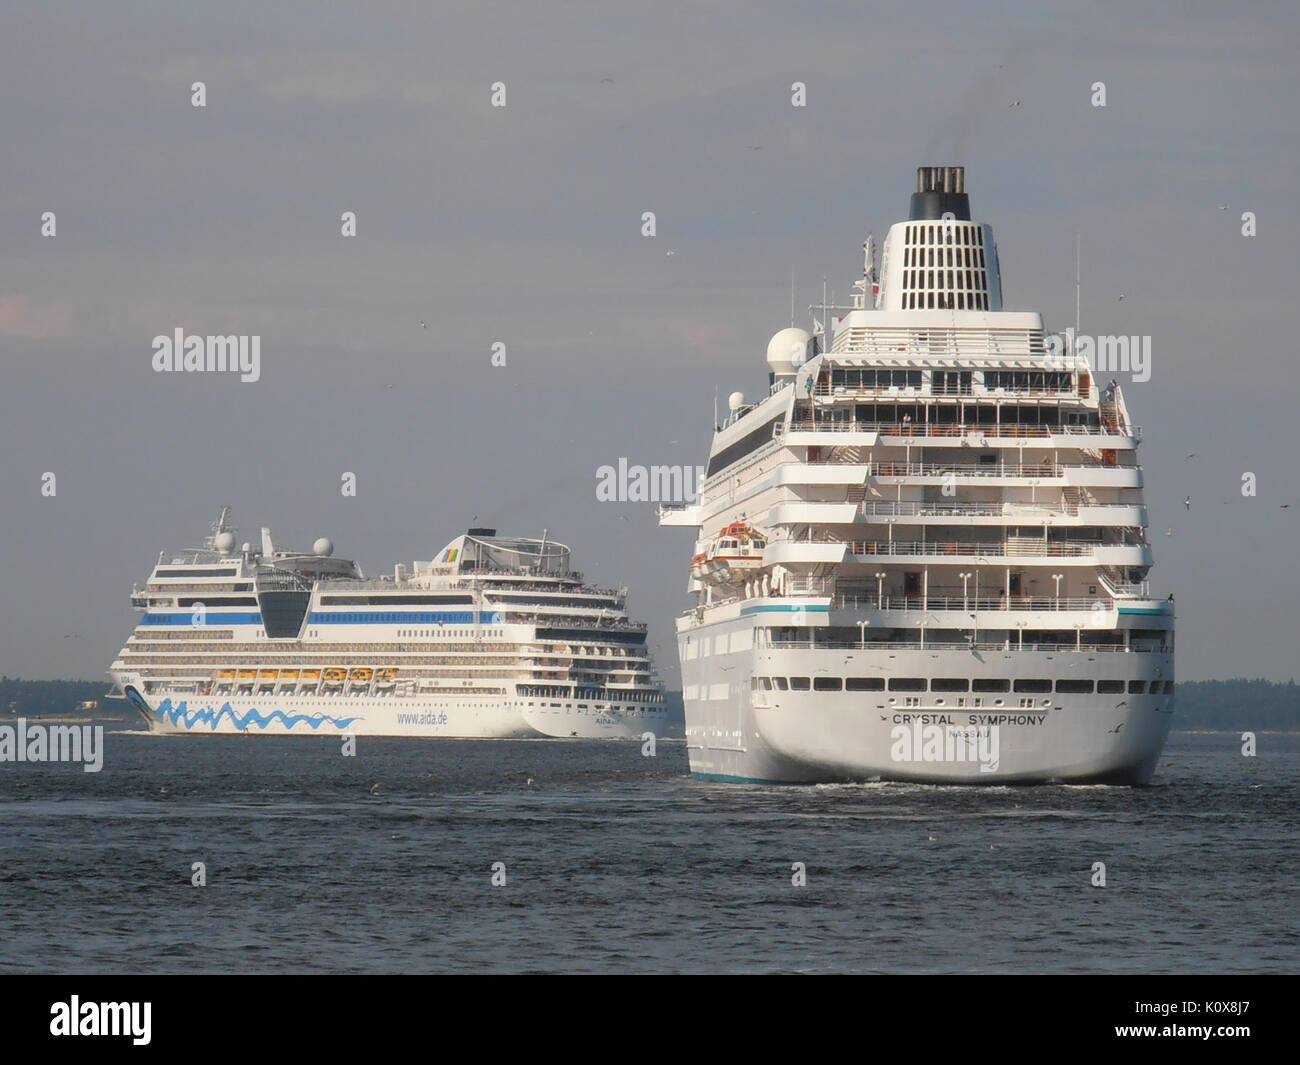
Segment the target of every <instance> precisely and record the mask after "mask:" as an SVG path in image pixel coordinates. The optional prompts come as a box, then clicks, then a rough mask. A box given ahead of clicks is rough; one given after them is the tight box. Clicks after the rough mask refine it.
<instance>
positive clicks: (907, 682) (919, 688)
mask: <svg viewBox="0 0 1300 1065" xmlns="http://www.w3.org/2000/svg"><path fill="white" fill-rule="evenodd" d="M889 690H890V691H891V692H923V691H925V678H924V677H890V678H889Z"/></svg>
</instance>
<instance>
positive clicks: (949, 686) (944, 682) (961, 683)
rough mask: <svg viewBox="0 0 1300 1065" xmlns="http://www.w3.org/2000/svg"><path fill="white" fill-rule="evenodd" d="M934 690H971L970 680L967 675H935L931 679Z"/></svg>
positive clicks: (931, 688) (931, 686)
mask: <svg viewBox="0 0 1300 1065" xmlns="http://www.w3.org/2000/svg"><path fill="white" fill-rule="evenodd" d="M930 690H931V691H932V692H964V691H969V690H970V681H968V680H967V679H966V678H965V677H935V678H934V679H933V680H931V681H930Z"/></svg>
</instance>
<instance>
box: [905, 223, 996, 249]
mask: <svg viewBox="0 0 1300 1065" xmlns="http://www.w3.org/2000/svg"><path fill="white" fill-rule="evenodd" d="M959 237H961V238H965V239H964V240H963V243H965V242H966V241H967V240H972V239H973V241H974V243H975V245H976V246H977V247H980V248H982V247H984V230H983V228H982V227H980V226H977V225H973V224H972V223H970V222H957V221H948V222H940V223H939V224H938V225H917V224H914V223H912V224H909V225H908V227H907V243H908V244H909V245H916V244H939V245H944V246H947V245H950V244H952V243H953V241H955V240H956V239H957V238H959Z"/></svg>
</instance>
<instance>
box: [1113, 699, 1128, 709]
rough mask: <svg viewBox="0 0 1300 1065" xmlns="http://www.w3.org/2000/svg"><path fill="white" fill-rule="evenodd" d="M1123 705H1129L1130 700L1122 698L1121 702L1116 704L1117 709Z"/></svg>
mask: <svg viewBox="0 0 1300 1065" xmlns="http://www.w3.org/2000/svg"><path fill="white" fill-rule="evenodd" d="M1121 706H1128V700H1127V699H1121V700H1120V701H1119V702H1117V703H1116V704H1115V709H1116V710H1118V709H1119V708H1120V707H1121Z"/></svg>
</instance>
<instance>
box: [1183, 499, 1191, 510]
mask: <svg viewBox="0 0 1300 1065" xmlns="http://www.w3.org/2000/svg"><path fill="white" fill-rule="evenodd" d="M1183 506H1185V507H1186V508H1187V509H1188V510H1191V509H1192V497H1191V496H1188V497H1187V498H1186V499H1184V500H1183Z"/></svg>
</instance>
